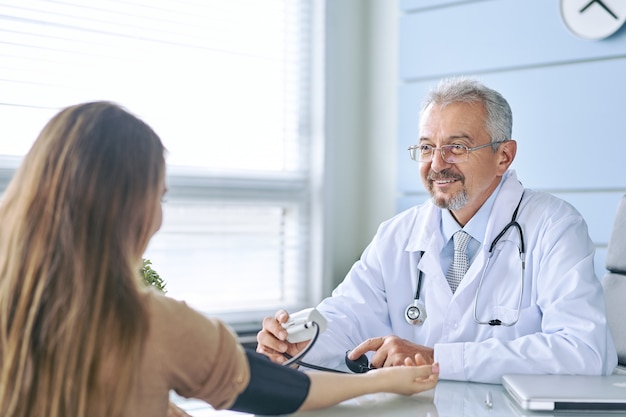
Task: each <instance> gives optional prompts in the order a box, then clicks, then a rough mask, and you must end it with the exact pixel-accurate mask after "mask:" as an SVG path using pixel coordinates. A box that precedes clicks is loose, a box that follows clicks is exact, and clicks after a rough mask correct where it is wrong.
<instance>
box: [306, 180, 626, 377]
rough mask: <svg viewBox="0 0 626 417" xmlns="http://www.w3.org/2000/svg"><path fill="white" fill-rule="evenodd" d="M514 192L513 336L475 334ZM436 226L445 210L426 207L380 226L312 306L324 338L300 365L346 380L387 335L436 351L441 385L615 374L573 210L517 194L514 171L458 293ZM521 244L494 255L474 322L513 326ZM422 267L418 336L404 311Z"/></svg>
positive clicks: (503, 331) (600, 300) (510, 243)
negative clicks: (339, 373)
mask: <svg viewBox="0 0 626 417" xmlns="http://www.w3.org/2000/svg"><path fill="white" fill-rule="evenodd" d="M522 192H524V198H523V201H522V203H521V206H520V209H519V213H518V217H517V220H518V222H519V223H520V225H521V227H522V230H523V233H524V240H525V246H526V248H525V249H526V272H525V276H524V292H523V299H522V306H521V313H520V317H519V321H518V322H517V323H516V324H515V325H513V326H511V327H505V326H489V325H479V324H477V323H476V322H475V321H474V299H475V296H476V290H477V287H478V283H479V281H480V278H481V274H482V272H483V268H484V266H485V264H486V260H487V257H488V250H489V246H490V245H491V242H492V241H493V239H494V238H495V236H496V235H497V234H498V233H500V231H501V230H502V229H503V228H504V227H505V225H506V224H508V223H509V222H510V221H511V217H512V215H513V211H514V210H515V208H516V206H517V204H518V202H519V200H520V198H521V196H522ZM440 223H441V209H439V208H437V207H436V206H434V205H433V204H432V203H431V202H430V201H428V202H426V203H424V204H422V205H420V206H417V207H413V208H410V209H408V210H406V211H404V212H402V213H400V214H398V215H397V216H395V217H393V218H392V219H390V220H388V221H386V222H384V223H383V224H382V225H381V226H380V227H379V229H378V232H377V233H376V236H374V239H373V240H372V242H371V243H370V245H369V246H368V247H367V248H366V249H365V251H364V252H363V254H362V257H361V259H360V260H359V261H357V262H356V263H355V264H354V266H353V267H352V269H351V270H350V271H349V273H348V275H347V276H346V278H345V280H344V281H343V282H342V283H341V284H340V285H339V286H338V287H337V288H336V289H335V291H334V292H333V295H332V297H329V298H327V299H325V300H324V301H322V303H321V304H320V305H319V306H318V309H319V311H320V312H321V313H322V314H323V315H324V316H325V317H326V318H327V320H328V328H327V330H326V331H325V332H324V333H322V334H321V335H320V337H319V339H318V341H317V343H316V344H315V346H314V347H313V349H312V350H311V351H310V352H309V353H308V354H307V356H306V357H305V358H304V359H303V360H305V361H306V362H309V363H314V364H319V365H326V366H329V367H334V368H340V369H345V366H344V363H343V362H344V356H345V352H346V351H348V350H351V349H352V348H354V347H355V346H356V345H358V344H360V343H361V342H363V341H364V340H365V339H368V338H371V337H376V336H386V335H392V334H393V335H397V336H399V337H401V338H403V339H407V340H409V341H412V342H414V343H418V344H422V345H426V346H430V347H434V350H435V360H436V361H437V362H439V364H440V368H441V373H440V378H442V379H451V380H462V381H478V382H490V383H500V378H501V376H502V375H503V374H505V373H566V374H610V373H611V372H612V371H613V369H614V368H615V366H616V364H617V353H616V350H615V346H614V344H613V341H612V338H611V335H610V333H609V330H608V327H607V322H606V318H605V303H604V297H603V293H602V287H601V285H600V282H599V280H598V279H597V277H596V276H595V273H594V267H593V256H594V246H593V243H592V242H591V240H590V238H589V235H588V231H587V225H586V223H585V221H584V219H583V218H582V217H581V215H580V214H579V213H578V212H577V211H576V210H575V209H574V208H573V207H572V206H571V205H569V204H568V203H566V202H564V201H562V200H560V199H558V198H556V197H554V196H551V195H549V194H546V193H539V192H534V191H532V190H524V188H523V187H522V185H521V184H520V183H519V181H518V180H517V177H516V175H515V172H514V171H509V172H507V174H506V177H505V180H504V182H503V184H502V187H501V189H500V191H499V193H498V195H497V196H496V200H495V202H494V206H493V209H492V213H491V216H490V218H489V222H488V224H487V228H486V233H485V242H484V243H483V246H482V247H481V249H480V250H479V253H478V254H477V255H476V257H475V258H474V260H473V262H472V264H471V265H470V268H469V270H468V271H467V274H466V276H465V277H464V278H463V280H462V281H461V284H460V285H459V287H458V289H457V291H456V293H455V294H452V291H451V290H450V287H449V285H448V282H447V281H446V278H445V273H444V272H443V271H442V269H441V263H440V260H439V255H440V253H441V250H442V248H443V245H444V244H445V242H444V241H443V237H442V235H441V232H440ZM505 241H506V242H505ZM518 245H519V237H518V234H517V232H514V231H513V230H512V229H509V232H507V234H506V235H505V237H504V238H503V239H502V244H501V245H498V246H497V248H496V250H495V251H494V255H493V258H492V259H491V261H490V264H489V268H488V269H487V271H486V273H485V278H484V280H483V283H482V287H481V291H480V300H481V302H479V303H478V304H477V315H478V317H479V319H481V320H484V321H487V320H489V319H493V318H499V319H500V320H502V321H503V322H507V321H512V320H513V319H514V317H515V315H516V313H517V305H518V299H519V288H520V280H521V261H520V257H519V252H518V249H517V247H518ZM420 251H423V252H424V255H423V259H421V260H419V262H418V258H419V252H420ZM418 267H419V268H420V269H421V270H422V271H423V273H424V277H423V283H422V290H421V297H420V298H421V301H422V302H424V303H425V306H426V311H427V315H428V317H427V319H426V321H425V323H424V324H423V325H410V324H408V323H407V322H406V320H405V318H404V311H405V309H406V307H407V306H408V305H409V304H410V303H411V302H412V301H413V299H414V295H415V290H416V287H417V269H418Z"/></svg>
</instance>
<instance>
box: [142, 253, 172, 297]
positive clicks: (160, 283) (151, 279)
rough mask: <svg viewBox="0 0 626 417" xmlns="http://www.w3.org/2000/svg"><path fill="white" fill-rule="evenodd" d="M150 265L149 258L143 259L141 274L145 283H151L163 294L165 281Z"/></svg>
mask: <svg viewBox="0 0 626 417" xmlns="http://www.w3.org/2000/svg"><path fill="white" fill-rule="evenodd" d="M150 265H152V262H150V260H149V259H144V260H143V266H142V267H141V275H142V276H143V279H144V281H145V283H146V285H152V286H153V287H155V288H156V289H158V290H159V291H161V292H162V293H164V294H165V293H166V292H167V290H166V289H165V286H166V284H165V281H164V280H163V278H161V277H160V276H159V274H158V273H157V271H155V270H154V269H152V267H150Z"/></svg>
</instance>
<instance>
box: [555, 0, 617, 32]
mask: <svg viewBox="0 0 626 417" xmlns="http://www.w3.org/2000/svg"><path fill="white" fill-rule="evenodd" d="M561 18H562V19H563V22H564V23H565V26H566V27H567V28H568V29H569V31H570V32H572V33H573V34H574V35H576V36H578V37H580V38H583V39H591V40H598V39H604V38H607V37H609V36H611V35H612V34H614V33H615V32H617V31H618V30H619V28H620V27H622V25H623V24H624V22H625V21H626V0H561Z"/></svg>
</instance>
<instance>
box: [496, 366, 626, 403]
mask: <svg viewBox="0 0 626 417" xmlns="http://www.w3.org/2000/svg"><path fill="white" fill-rule="evenodd" d="M502 386H503V387H504V389H505V391H506V393H507V394H508V395H509V396H510V397H511V398H512V399H513V402H514V403H515V404H517V405H518V406H519V407H520V408H522V409H524V410H531V411H555V412H561V411H562V412H594V411H597V412H625V411H626V375H609V376H587V375H521V374H509V375H504V376H503V377H502Z"/></svg>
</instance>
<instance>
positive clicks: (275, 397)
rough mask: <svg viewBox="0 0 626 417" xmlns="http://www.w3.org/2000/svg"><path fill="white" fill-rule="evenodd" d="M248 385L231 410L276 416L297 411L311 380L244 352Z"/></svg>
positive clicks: (302, 374) (257, 354) (252, 353)
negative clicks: (246, 359)
mask: <svg viewBox="0 0 626 417" xmlns="http://www.w3.org/2000/svg"><path fill="white" fill-rule="evenodd" d="M246 356H247V357H248V363H249V364H250V383H249V384H248V386H247V387H246V389H245V390H244V391H243V392H242V393H241V394H239V397H237V400H236V401H235V403H234V404H233V405H232V407H231V408H230V409H231V410H233V411H242V412H245V413H251V414H263V415H278V414H291V413H293V412H294V411H296V410H297V409H298V408H300V406H301V405H302V403H303V402H304V400H305V399H306V397H307V395H308V393H309V387H310V385H311V380H310V379H309V377H308V376H307V375H306V374H305V373H304V372H300V371H298V370H296V369H292V368H289V367H287V366H282V365H279V364H277V363H274V362H272V361H270V360H269V358H268V357H267V356H265V355H261V354H259V353H256V352H254V351H252V350H249V349H246Z"/></svg>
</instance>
